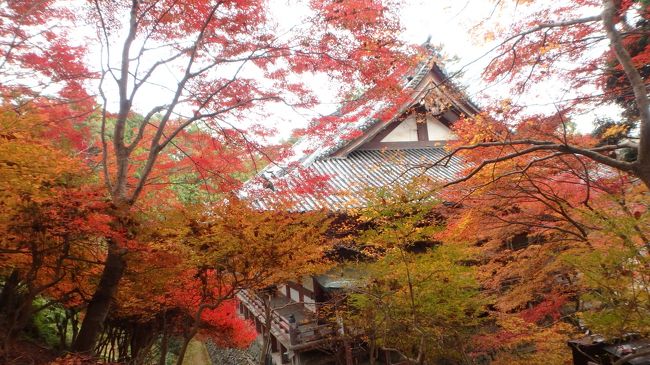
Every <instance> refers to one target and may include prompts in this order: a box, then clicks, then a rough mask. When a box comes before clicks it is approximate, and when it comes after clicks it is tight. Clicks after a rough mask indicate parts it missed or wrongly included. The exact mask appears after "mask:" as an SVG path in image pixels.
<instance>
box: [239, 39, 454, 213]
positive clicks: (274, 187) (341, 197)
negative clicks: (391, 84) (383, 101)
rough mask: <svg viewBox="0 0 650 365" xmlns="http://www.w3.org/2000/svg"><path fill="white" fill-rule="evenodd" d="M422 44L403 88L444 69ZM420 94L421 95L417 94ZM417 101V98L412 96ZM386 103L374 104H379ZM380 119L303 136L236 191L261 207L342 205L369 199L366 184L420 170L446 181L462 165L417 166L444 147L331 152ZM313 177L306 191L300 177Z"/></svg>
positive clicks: (384, 183)
mask: <svg viewBox="0 0 650 365" xmlns="http://www.w3.org/2000/svg"><path fill="white" fill-rule="evenodd" d="M425 47H427V48H428V49H429V54H428V56H427V57H426V58H425V59H423V60H422V61H421V62H420V63H419V64H418V65H417V66H416V67H415V69H414V70H413V73H412V74H411V75H410V77H409V78H408V79H405V80H404V82H405V87H406V88H411V89H413V90H416V89H418V88H419V87H421V86H422V85H421V84H422V83H423V80H424V79H425V77H426V76H427V74H429V73H430V72H432V68H435V69H436V70H440V71H441V72H442V69H440V68H439V66H437V65H436V60H437V59H438V57H439V55H438V53H437V52H436V51H435V50H434V49H433V47H430V46H427V45H425ZM429 82H430V81H429ZM415 94H417V92H415ZM418 95H419V94H418ZM421 97H422V95H420V96H419V98H421ZM416 102H419V99H417V98H414V100H413V101H411V103H416ZM384 107H385V106H383V105H376V108H377V109H379V110H380V109H382V108H384ZM396 117H397V116H396ZM379 122H380V121H379V120H376V119H372V118H360V119H359V120H358V121H356V122H355V123H350V124H349V125H346V126H343V127H342V128H341V129H340V130H339V131H337V135H334V136H323V137H321V138H318V137H314V136H312V138H302V139H301V140H299V141H298V142H296V144H294V147H293V151H294V154H293V156H292V157H289V158H287V159H286V160H284V161H281V162H280V163H278V164H272V165H269V166H268V167H267V168H265V169H264V170H263V171H261V172H260V173H259V174H258V175H257V176H256V177H255V178H253V179H251V180H250V181H248V182H247V183H246V184H245V186H244V189H243V190H242V191H241V192H240V196H241V197H242V198H244V199H251V200H252V201H253V204H254V205H256V206H257V207H258V208H260V209H272V208H273V206H274V202H275V201H277V200H282V201H285V202H286V201H287V200H288V201H289V202H290V203H291V204H292V206H293V207H294V208H293V209H295V210H297V211H309V210H316V209H330V210H345V209H350V208H356V207H362V206H364V205H365V204H367V201H366V198H365V196H367V191H368V189H371V188H387V187H390V186H391V185H392V184H406V183H407V182H408V181H410V180H412V179H413V178H414V177H416V176H421V175H424V176H427V177H429V178H431V179H432V180H434V181H441V182H442V181H448V180H450V179H453V178H454V177H455V176H456V175H457V174H458V173H459V172H460V171H461V169H462V164H461V163H460V160H458V159H455V158H454V159H452V160H451V161H450V162H449V163H448V164H447V165H446V166H436V167H433V168H430V169H423V168H422V167H421V165H422V164H424V163H432V162H435V161H437V160H439V159H440V158H441V157H443V156H444V155H445V154H446V152H447V151H446V150H445V148H444V147H426V148H424V147H423V148H411V149H400V150H382V151H379V150H364V149H353V150H352V151H351V152H349V153H347V154H346V155H345V156H344V157H341V156H338V157H332V156H335V153H336V152H337V151H338V150H339V149H341V148H343V147H344V146H346V145H349V144H350V143H351V141H352V140H350V139H348V138H345V137H344V136H346V135H347V134H348V133H349V132H350V131H352V130H354V131H361V132H363V134H364V135H370V130H371V129H372V128H373V127H376V125H377V123H379ZM386 125H388V123H386ZM375 129H376V128H375ZM355 148H356V147H355ZM311 177H316V178H319V177H322V178H324V180H325V181H324V182H323V181H321V183H320V184H318V186H317V187H316V188H313V189H311V191H310V192H307V191H309V187H307V189H305V185H307V184H305V183H304V182H305V180H306V178H311Z"/></svg>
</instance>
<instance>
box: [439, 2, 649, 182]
mask: <svg viewBox="0 0 650 365" xmlns="http://www.w3.org/2000/svg"><path fill="white" fill-rule="evenodd" d="M504 4H505V3H504ZM498 6H499V4H497V7H498ZM504 6H505V5H504ZM523 6H524V7H526V6H528V8H526V9H527V10H526V11H524V12H523V13H524V14H528V15H527V16H526V17H524V18H523V19H517V20H516V21H515V22H514V24H511V25H509V26H508V27H507V29H504V34H503V37H502V38H501V40H500V41H498V44H497V46H495V47H494V48H493V51H494V53H493V54H492V55H493V58H492V60H491V61H490V63H489V65H488V66H487V68H486V69H485V71H484V73H483V75H484V78H485V80H486V81H487V82H488V83H490V82H493V83H499V82H504V83H506V84H507V85H509V86H511V91H512V94H513V95H515V96H517V95H521V96H524V97H526V96H527V95H531V94H530V92H531V91H534V90H535V89H536V88H546V87H554V86H549V80H555V81H556V82H557V83H561V84H562V85H566V86H567V87H568V88H567V97H565V98H564V99H561V100H558V101H554V103H555V105H554V106H555V108H550V109H551V110H550V111H548V112H544V111H541V112H540V111H539V110H540V109H539V108H537V109H535V108H533V107H527V105H526V104H525V103H524V104H522V103H518V102H514V101H512V99H506V100H496V101H494V100H493V101H494V102H491V103H490V104H491V106H489V107H486V108H485V109H484V110H483V111H482V112H481V113H480V114H479V115H477V116H475V117H472V116H467V120H466V121H465V122H463V123H460V125H459V127H458V128H459V129H461V130H462V129H464V130H466V131H469V130H470V129H474V137H473V138H471V139H462V143H459V144H457V145H455V146H454V147H453V148H452V150H451V152H450V153H449V155H448V156H447V157H446V158H441V159H440V160H438V161H434V162H432V165H439V164H444V163H446V161H448V158H449V157H451V156H456V155H458V156H461V155H462V156H464V155H471V154H475V155H479V154H482V155H483V156H484V158H482V159H480V160H479V161H478V163H477V165H476V166H475V167H474V168H473V169H472V170H470V171H468V172H467V175H466V176H464V177H462V178H459V180H457V181H451V182H450V184H453V183H457V182H462V181H466V180H467V179H469V178H471V177H473V176H474V175H476V174H477V173H479V172H480V171H482V170H484V169H489V168H491V167H492V166H494V165H496V164H499V163H502V162H506V161H508V160H511V159H514V158H516V157H520V156H524V157H526V159H525V160H522V159H519V161H525V163H523V162H522V163H520V164H516V165H512V166H511V167H512V169H511V171H510V173H513V174H516V173H521V172H525V170H527V169H528V168H530V165H532V166H534V165H536V164H537V163H539V162H540V161H545V160H549V159H557V158H559V157H564V156H570V155H576V156H581V157H583V158H585V159H588V160H592V161H595V162H597V163H599V164H602V165H604V166H607V167H609V168H613V169H616V170H619V171H623V172H625V173H629V174H631V175H632V176H635V177H636V178H638V179H639V180H641V181H642V182H643V183H644V184H645V185H646V187H648V186H650V173H649V172H648V166H650V163H649V162H648V161H649V159H650V157H649V156H650V152H648V151H650V148H648V144H649V143H648V140H649V139H650V138H648V136H649V135H650V132H648V131H649V130H650V128H649V127H648V124H649V120H650V111H648V110H649V106H650V102H649V101H648V95H647V90H646V88H647V82H648V81H647V77H646V76H647V54H648V52H649V50H648V47H647V43H646V42H645V41H644V39H645V35H644V32H643V29H645V28H644V27H645V25H644V24H645V20H646V19H647V18H648V10H647V4H646V3H645V2H643V1H624V2H616V1H609V0H607V1H578V2H566V3H565V2H559V3H553V4H550V3H545V4H542V3H541V2H536V1H531V2H527V3H526V4H525V5H523ZM585 14H595V15H593V16H586V17H585V16H584V15H585ZM635 17H637V18H640V19H641V20H640V21H639V25H638V26H639V28H638V32H637V31H636V30H637V28H636V26H635V25H634V24H631V23H630V22H631V20H630V19H632V18H635ZM489 36H490V37H491V38H492V37H494V32H492V31H490V32H489ZM612 102H618V103H620V104H622V105H623V107H625V108H626V110H628V112H626V114H625V118H628V120H627V123H628V124H627V125H633V126H634V131H632V130H629V132H630V133H631V134H632V137H634V138H624V139H618V140H616V141H614V143H607V144H602V143H600V144H599V143H597V141H595V140H593V139H589V138H584V136H581V135H578V134H575V133H572V131H571V127H570V121H571V116H572V115H575V114H579V113H580V112H582V111H584V110H588V109H590V108H593V107H594V106H597V105H606V104H610V103H612ZM533 110H535V111H533ZM621 128H622V129H626V128H627V127H625V124H623V123H617V124H616V125H614V126H613V128H611V129H610V130H609V132H608V133H610V134H616V133H617V130H616V129H618V131H619V132H620V131H621ZM622 149H629V150H632V151H634V153H633V154H631V156H633V157H631V158H630V159H629V160H627V161H626V160H624V159H619V158H617V157H616V152H617V151H620V150H622ZM522 170H523V171H522Z"/></svg>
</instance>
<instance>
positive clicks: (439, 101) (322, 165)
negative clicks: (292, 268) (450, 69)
mask: <svg viewBox="0 0 650 365" xmlns="http://www.w3.org/2000/svg"><path fill="white" fill-rule="evenodd" d="M437 60H438V57H437V55H436V53H435V52H433V51H432V52H431V53H430V56H429V57H428V58H427V59H425V60H423V61H422V62H420V64H419V65H417V67H416V69H415V70H414V72H413V74H412V75H411V76H410V77H409V78H408V80H406V83H407V84H406V88H407V89H408V90H412V95H411V98H410V100H409V101H408V102H407V103H406V104H404V105H402V107H401V108H400V109H399V110H400V111H399V112H398V113H397V114H396V115H395V116H394V117H393V118H392V119H391V120H390V121H389V122H381V121H378V120H361V121H358V122H357V123H353V124H352V125H350V126H347V127H346V128H343V129H342V130H341V138H337V139H336V140H335V141H334V142H331V143H327V144H323V145H321V146H319V145H316V146H314V145H313V141H310V140H308V139H303V140H300V141H298V142H297V143H296V144H295V145H294V150H295V151H296V153H295V156H293V157H292V158H290V159H289V160H288V161H285V162H283V163H282V162H281V163H280V164H274V165H270V166H269V167H268V168H266V169H265V170H263V171H262V172H261V173H260V174H259V175H258V179H257V181H260V179H261V181H262V183H261V184H258V185H263V186H264V187H265V188H267V189H269V190H276V189H283V188H284V189H288V190H291V191H292V192H291V193H287V194H290V195H291V200H292V201H293V202H294V203H295V210H296V211H311V210H320V209H326V210H331V211H333V212H344V211H345V210H346V209H350V208H355V207H363V206H364V204H365V202H366V200H365V199H366V195H365V193H364V192H366V191H367V190H368V188H386V189H390V188H391V186H394V184H404V183H406V182H408V181H410V180H411V179H413V178H414V177H416V176H421V175H424V176H427V177H429V178H431V179H432V180H435V181H448V180H450V179H453V178H454V177H455V176H457V174H458V173H460V172H461V170H462V167H463V166H462V163H461V161H460V160H458V159H456V158H453V159H451V160H450V161H448V163H445V164H440V165H439V166H434V167H430V168H423V167H422V165H423V163H427V162H429V163H431V162H434V161H437V160H439V159H440V158H441V157H443V156H445V154H446V153H447V150H446V149H445V145H446V144H447V142H448V141H450V140H453V139H454V138H455V136H454V134H453V132H452V130H451V126H452V125H453V124H454V122H455V121H457V120H458V119H459V118H462V117H463V116H471V115H474V114H476V113H477V112H478V109H477V107H476V106H474V105H473V104H472V103H471V102H469V101H468V100H466V98H463V97H461V96H459V95H462V93H461V92H460V91H459V90H458V89H457V88H456V87H454V86H453V84H451V83H450V82H448V79H447V76H446V75H445V73H444V72H443V70H442V69H441V67H440V66H439V65H438V63H437ZM352 129H354V130H359V131H361V133H359V134H358V136H357V137H356V138H352V139H348V138H344V137H343V136H345V135H347V134H348V132H349V131H350V130H352ZM304 151H308V152H304ZM295 171H301V174H304V173H305V172H306V173H308V174H310V175H311V176H325V177H326V180H324V186H323V187H322V188H320V189H319V190H320V191H319V193H314V192H310V193H305V192H295V193H294V192H293V190H292V189H291V186H292V184H297V183H298V181H297V180H299V179H300V176H303V175H299V174H298V173H296V172H295ZM271 196H272V195H271ZM269 199H272V198H263V199H257V200H256V201H255V203H254V204H256V205H257V207H259V208H260V209H266V208H269V206H270V205H271V204H269ZM339 271H340V270H339ZM355 275H360V274H359V273H355V272H347V273H345V275H341V273H340V272H337V274H336V275H333V274H332V273H324V274H322V275H316V276H312V277H305V278H303V280H302V281H300V282H288V283H286V284H284V285H281V286H278V287H275V288H271V289H269V291H267V292H264V293H254V292H252V291H244V292H241V293H240V294H239V295H238V300H239V312H240V314H241V315H242V316H243V317H245V318H246V319H249V320H251V321H253V322H254V323H255V325H256V329H257V330H258V333H262V332H263V330H264V328H265V323H269V322H270V323H271V328H270V344H269V351H270V354H271V356H269V358H270V360H269V361H270V362H269V363H272V364H277V365H279V364H294V365H307V364H321V365H325V364H338V363H344V364H346V365H350V364H363V363H364V361H365V360H364V354H363V349H362V348H359V347H358V346H355V344H349V343H340V341H338V340H337V335H339V334H341V331H343V330H344V329H342V328H337V327H336V326H332V325H331V323H323V322H321V321H319V311H320V310H321V308H322V306H323V305H324V303H326V302H327V301H329V300H331V299H332V298H333V296H336V295H337V293H340V292H344V291H345V290H346V288H349V287H351V286H353V285H354V278H355ZM265 300H266V305H265ZM268 304H270V308H271V310H269V305H268ZM269 311H270V317H271V320H270V321H267V314H268V313H269ZM395 355H396V354H391V353H386V354H385V356H384V362H383V363H384V364H399V363H400V359H399V357H396V356H395ZM337 359H338V360H337Z"/></svg>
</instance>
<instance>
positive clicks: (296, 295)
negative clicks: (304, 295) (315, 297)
mask: <svg viewBox="0 0 650 365" xmlns="http://www.w3.org/2000/svg"><path fill="white" fill-rule="evenodd" d="M289 295H290V296H291V299H292V300H293V301H294V302H299V301H300V294H299V293H298V291H297V290H296V289H294V288H289Z"/></svg>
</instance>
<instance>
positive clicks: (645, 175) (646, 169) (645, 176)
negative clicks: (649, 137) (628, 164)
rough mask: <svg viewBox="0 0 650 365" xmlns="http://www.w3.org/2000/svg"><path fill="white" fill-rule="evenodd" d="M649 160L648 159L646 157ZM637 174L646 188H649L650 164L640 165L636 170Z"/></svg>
mask: <svg viewBox="0 0 650 365" xmlns="http://www.w3.org/2000/svg"><path fill="white" fill-rule="evenodd" d="M648 160H650V159H648ZM637 176H638V177H639V178H640V179H641V181H643V183H644V184H645V186H646V188H647V189H648V190H650V165H648V166H643V165H642V166H640V167H639V169H638V171H637Z"/></svg>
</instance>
